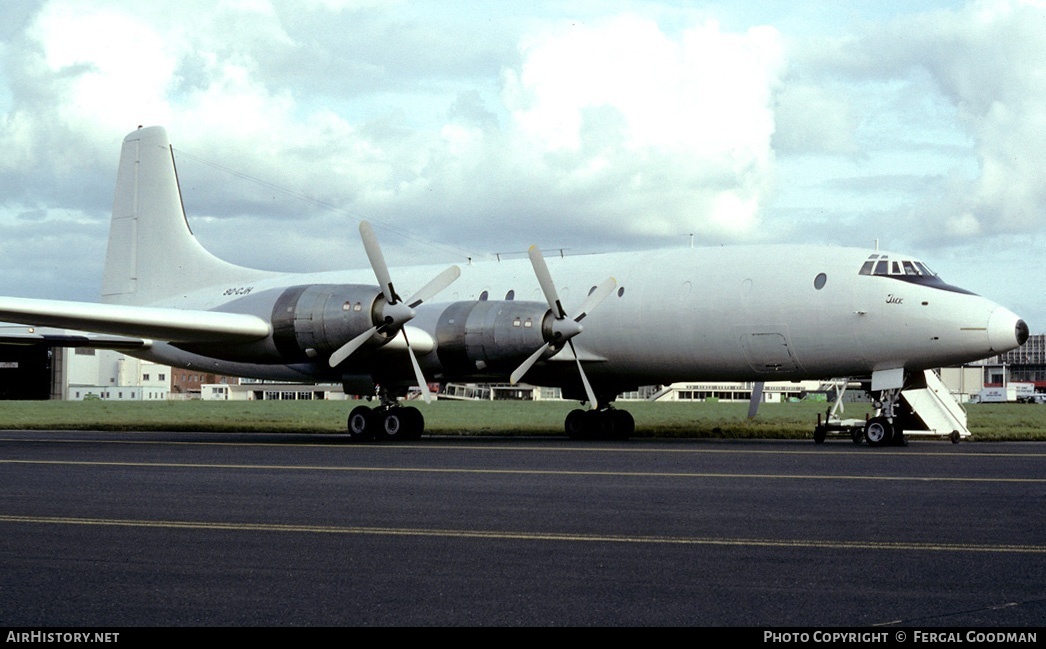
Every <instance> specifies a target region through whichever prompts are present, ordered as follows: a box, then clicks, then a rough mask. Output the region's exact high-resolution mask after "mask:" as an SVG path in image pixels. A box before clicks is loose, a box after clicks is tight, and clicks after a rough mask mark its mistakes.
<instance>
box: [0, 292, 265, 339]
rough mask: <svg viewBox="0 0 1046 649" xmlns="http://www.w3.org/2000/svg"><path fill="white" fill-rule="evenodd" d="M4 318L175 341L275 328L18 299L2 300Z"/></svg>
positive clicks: (168, 312)
mask: <svg viewBox="0 0 1046 649" xmlns="http://www.w3.org/2000/svg"><path fill="white" fill-rule="evenodd" d="M0 322H15V323H20V324H27V325H35V326H44V327H62V328H65V329H76V330H78V331H90V332H94V333H101V334H114V335H117V336H132V337H141V338H150V339H153V340H164V341H169V342H175V343H216V342H230V343H232V342H250V341H253V340H259V339H261V338H265V337H266V336H268V335H269V334H270V333H271V331H272V328H271V327H270V325H269V323H268V322H266V321H265V320H262V319H261V318H258V317H256V316H252V315H246V314H241V313H219V312H216V311H189V310H185V309H163V308H154V307H139V306H124V305H117V304H97V303H93V302H65V301H60V300H34V299H28V298H14V297H4V298H0Z"/></svg>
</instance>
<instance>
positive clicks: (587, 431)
mask: <svg viewBox="0 0 1046 649" xmlns="http://www.w3.org/2000/svg"><path fill="white" fill-rule="evenodd" d="M563 428H564V429H565V430H566V433H567V437H569V438H570V439H606V440H621V439H628V438H629V437H631V436H632V434H633V433H634V432H635V431H636V420H635V419H633V418H632V415H631V414H630V413H628V412H627V411H625V410H613V409H610V408H607V409H604V410H581V409H577V410H571V411H570V413H569V414H568V415H567V418H566V421H564V422H563Z"/></svg>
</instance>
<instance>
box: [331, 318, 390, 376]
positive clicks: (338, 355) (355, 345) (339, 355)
mask: <svg viewBox="0 0 1046 649" xmlns="http://www.w3.org/2000/svg"><path fill="white" fill-rule="evenodd" d="M377 331H378V325H375V326H373V327H371V328H370V329H368V330H366V331H364V332H363V333H361V334H360V335H358V336H356V337H355V338H353V339H352V340H350V341H349V342H347V343H345V344H344V345H342V346H341V347H339V348H338V349H336V350H335V351H334V353H333V354H331V357H330V361H328V362H329V363H330V366H331V367H337V366H338V365H340V364H341V362H342V361H343V360H345V359H346V358H348V357H349V356H351V355H352V353H353V352H355V351H356V350H357V349H359V348H360V347H362V346H363V343H365V342H367V341H368V340H370V338H371V336H373V335H374V334H375V333H377Z"/></svg>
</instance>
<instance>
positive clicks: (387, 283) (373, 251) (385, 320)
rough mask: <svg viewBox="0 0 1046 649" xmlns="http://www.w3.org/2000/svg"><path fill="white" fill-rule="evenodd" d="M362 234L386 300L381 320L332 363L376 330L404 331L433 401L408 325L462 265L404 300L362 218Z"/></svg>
mask: <svg viewBox="0 0 1046 649" xmlns="http://www.w3.org/2000/svg"><path fill="white" fill-rule="evenodd" d="M360 238H361V239H363V248H364V250H366V251H367V259H369V260H370V265H371V268H372V269H373V270H374V276H375V277H376V278H377V280H378V284H379V285H380V286H381V296H382V300H383V304H381V305H380V306H379V308H378V310H377V313H378V318H380V321H379V322H376V323H375V324H374V326H373V327H371V328H370V329H368V330H366V331H364V332H363V333H361V334H360V335H358V336H356V337H355V338H353V339H352V340H350V341H349V342H347V343H345V344H344V345H342V346H341V347H339V348H338V349H337V350H335V352H334V353H333V354H331V357H330V361H329V363H330V366H331V367H337V366H338V365H340V364H341V363H342V362H343V361H344V360H345V359H346V358H348V357H349V356H351V355H352V354H353V353H354V352H356V351H357V350H358V349H360V348H361V347H363V346H364V345H365V344H366V343H367V342H368V341H369V340H371V338H373V337H374V335H375V334H378V333H381V334H389V336H388V337H389V338H390V339H391V338H393V337H395V336H396V335H397V334H401V335H402V336H403V341H404V342H405V343H406V344H407V354H409V355H410V362H411V365H412V366H413V367H414V377H415V378H416V379H417V381H418V387H419V388H420V389H421V394H422V397H424V399H425V403H429V402H431V401H432V393H430V392H429V388H428V383H427V381H425V375H424V374H423V373H422V371H421V365H420V364H418V358H417V356H415V355H414V350H413V349H412V348H411V346H410V340H409V339H408V338H407V330H406V327H405V325H406V324H407V322H409V321H410V320H411V319H413V318H414V316H415V315H416V312H415V311H414V309H415V308H416V307H417V306H418V305H420V304H421V303H423V302H425V301H426V300H428V299H430V298H432V297H433V296H435V295H436V294H437V293H439V292H440V291H442V290H443V289H445V288H447V287H448V286H450V285H451V284H452V283H453V282H454V280H456V279H457V278H458V277H459V276H460V275H461V269H460V268H458V267H457V266H451V267H450V268H447V269H446V270H444V271H443V272H442V273H440V274H439V275H436V276H435V277H433V278H432V279H431V280H429V283H428V284H425V286H423V287H421V289H420V290H418V291H417V292H416V293H415V294H414V295H412V296H411V297H410V298H409V299H407V300H403V299H402V298H400V296H399V295H397V294H396V289H395V288H394V287H393V285H392V275H391V274H390V273H389V267H388V265H387V264H386V263H385V255H383V254H382V252H381V246H380V245H379V244H378V237H376V236H375V235H374V230H373V228H371V226H370V224H369V223H367V222H366V221H361V222H360Z"/></svg>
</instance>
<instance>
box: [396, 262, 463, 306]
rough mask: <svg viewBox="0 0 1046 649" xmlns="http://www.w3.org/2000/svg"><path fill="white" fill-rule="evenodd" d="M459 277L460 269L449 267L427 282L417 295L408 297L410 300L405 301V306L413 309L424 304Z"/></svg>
mask: <svg viewBox="0 0 1046 649" xmlns="http://www.w3.org/2000/svg"><path fill="white" fill-rule="evenodd" d="M459 277H461V269H460V268H458V267H457V266H451V267H450V268H448V269H447V270H445V271H443V272H442V273H440V274H439V275H436V276H435V277H433V278H432V279H431V280H429V283H428V284H426V285H425V286H422V287H421V289H420V290H419V291H418V292H417V293H415V294H414V295H412V296H410V299H408V300H407V306H409V307H410V308H412V309H413V308H414V307H416V306H418V305H419V304H421V303H422V302H425V301H426V300H428V299H429V298H431V297H432V296H434V295H436V294H437V293H439V292H440V291H442V290H443V289H445V288H447V287H448V286H450V285H451V284H453V283H454V280H456V279H457V278H459Z"/></svg>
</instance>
